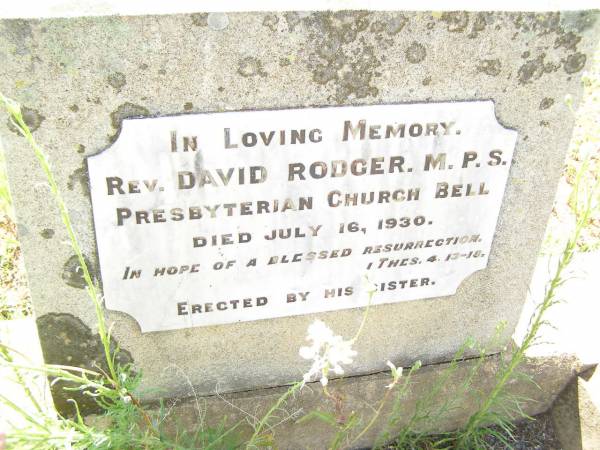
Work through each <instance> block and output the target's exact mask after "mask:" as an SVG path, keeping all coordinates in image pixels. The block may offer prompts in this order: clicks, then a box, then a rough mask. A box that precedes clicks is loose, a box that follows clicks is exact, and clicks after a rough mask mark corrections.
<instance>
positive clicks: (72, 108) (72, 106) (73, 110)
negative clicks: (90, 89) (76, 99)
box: [69, 104, 79, 112]
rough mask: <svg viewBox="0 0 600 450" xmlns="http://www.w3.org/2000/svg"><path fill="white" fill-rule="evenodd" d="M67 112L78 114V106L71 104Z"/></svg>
mask: <svg viewBox="0 0 600 450" xmlns="http://www.w3.org/2000/svg"><path fill="white" fill-rule="evenodd" d="M69 111H71V112H78V111H79V106H77V105H75V104H73V105H71V106H69Z"/></svg>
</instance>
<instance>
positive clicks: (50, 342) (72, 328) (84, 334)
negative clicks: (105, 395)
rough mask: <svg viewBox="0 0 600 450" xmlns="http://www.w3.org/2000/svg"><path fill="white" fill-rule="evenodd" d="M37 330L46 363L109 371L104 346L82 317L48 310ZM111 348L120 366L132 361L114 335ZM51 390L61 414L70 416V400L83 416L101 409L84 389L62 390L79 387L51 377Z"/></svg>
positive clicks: (71, 413) (40, 319) (72, 410)
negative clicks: (75, 404)
mask: <svg viewBox="0 0 600 450" xmlns="http://www.w3.org/2000/svg"><path fill="white" fill-rule="evenodd" d="M36 322H37V327H38V333H39V337H40V344H41V347H42V352H43V354H44V360H45V362H46V363H47V364H58V365H66V366H75V367H81V368H84V369H88V370H93V371H95V372H101V371H103V372H108V370H109V369H108V365H107V363H106V358H105V356H104V355H105V354H104V347H103V346H102V342H101V340H100V336H99V335H98V334H94V333H92V330H91V329H90V328H89V327H88V326H87V325H86V324H85V323H83V321H82V320H81V319H79V318H78V317H75V316H73V315H71V314H64V313H51V314H45V315H43V316H40V317H38V319H37V321H36ZM110 348H111V350H112V351H113V352H116V351H117V349H119V351H118V353H116V358H115V362H116V364H118V365H120V366H126V365H128V364H133V358H132V357H131V354H130V353H129V352H128V351H126V350H123V349H122V348H121V347H120V346H119V345H118V344H117V342H116V341H115V340H114V338H111V340H110ZM51 381H52V382H51V385H50V386H51V390H52V398H53V400H54V405H55V406H56V409H57V410H58V412H59V413H60V414H62V415H65V416H69V417H72V416H74V415H75V412H76V410H75V407H74V406H73V403H72V402H70V401H69V399H71V398H72V399H73V400H75V401H76V402H77V406H78V407H79V409H80V412H81V414H82V415H84V416H85V415H88V414H92V413H98V412H101V411H102V408H100V407H99V406H98V404H97V403H96V401H95V400H94V398H93V397H92V396H90V395H89V393H88V394H86V393H85V392H86V390H85V389H83V390H80V389H75V390H65V389H64V388H65V387H71V388H72V387H78V386H74V385H73V384H72V383H68V382H66V381H62V380H61V381H55V380H52V379H51Z"/></svg>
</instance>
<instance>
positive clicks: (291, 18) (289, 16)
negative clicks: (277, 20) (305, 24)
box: [283, 12, 302, 31]
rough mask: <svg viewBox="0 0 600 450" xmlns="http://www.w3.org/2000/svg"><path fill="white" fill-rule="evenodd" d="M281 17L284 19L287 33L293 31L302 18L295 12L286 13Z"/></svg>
mask: <svg viewBox="0 0 600 450" xmlns="http://www.w3.org/2000/svg"><path fill="white" fill-rule="evenodd" d="M283 17H285V21H286V22H287V26H288V30H289V31H294V30H295V29H296V26H297V25H298V24H299V23H301V22H302V16H301V15H300V14H298V13H297V12H286V13H284V14H283Z"/></svg>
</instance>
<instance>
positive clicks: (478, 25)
mask: <svg viewBox="0 0 600 450" xmlns="http://www.w3.org/2000/svg"><path fill="white" fill-rule="evenodd" d="M486 26H487V19H486V13H483V12H480V13H477V15H476V16H475V20H474V21H473V26H472V27H471V32H470V33H469V34H468V35H467V37H468V38H469V39H475V38H476V37H477V36H479V33H480V32H482V31H484V30H485V27H486Z"/></svg>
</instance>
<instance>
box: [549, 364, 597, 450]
mask: <svg viewBox="0 0 600 450" xmlns="http://www.w3.org/2000/svg"><path fill="white" fill-rule="evenodd" d="M552 419H553V421H554V428H555V430H556V435H557V437H558V439H559V440H560V443H561V445H562V446H563V449H564V450H597V449H599V448H600V370H598V368H597V367H596V368H595V369H592V370H591V371H588V372H587V373H585V374H582V375H580V376H578V377H577V378H576V379H574V380H573V381H571V383H569V385H568V386H567V388H566V389H565V390H564V391H563V392H562V393H561V394H560V396H559V397H558V398H557V399H556V402H555V404H554V406H553V407H552Z"/></svg>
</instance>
